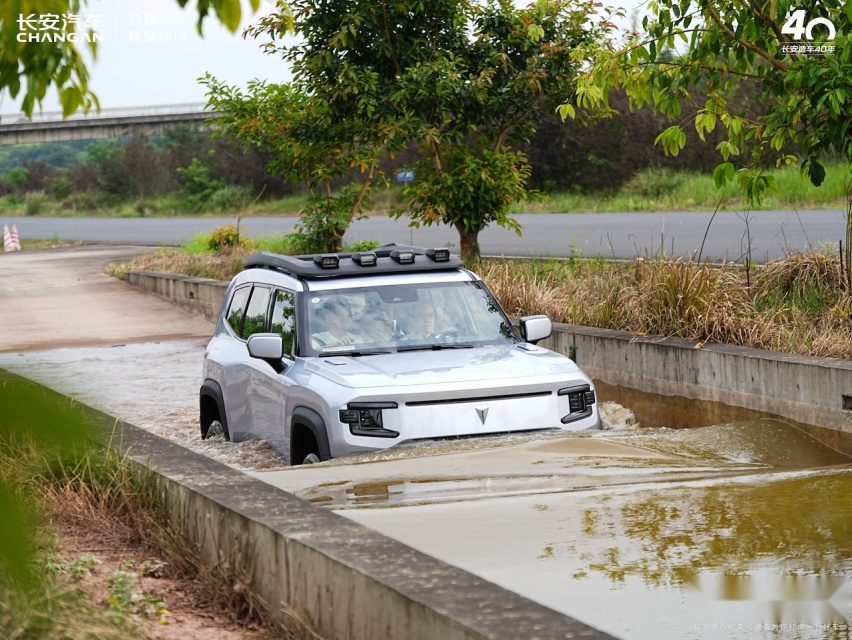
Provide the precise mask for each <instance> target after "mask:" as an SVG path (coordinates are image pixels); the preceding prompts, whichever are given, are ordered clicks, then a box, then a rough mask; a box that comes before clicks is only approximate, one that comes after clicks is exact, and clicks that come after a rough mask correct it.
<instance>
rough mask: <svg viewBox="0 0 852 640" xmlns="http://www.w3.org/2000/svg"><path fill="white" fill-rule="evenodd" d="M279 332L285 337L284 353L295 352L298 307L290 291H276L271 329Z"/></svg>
mask: <svg viewBox="0 0 852 640" xmlns="http://www.w3.org/2000/svg"><path fill="white" fill-rule="evenodd" d="M269 330H270V331H271V332H273V333H279V334H281V336H282V337H283V338H284V354H285V355H287V354H292V353H293V345H294V344H295V342H296V307H295V306H294V303H293V294H292V293H291V292H289V291H281V290H278V291H276V292H275V302H273V304H272V326H271V328H270V329H269Z"/></svg>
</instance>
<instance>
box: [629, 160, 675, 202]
mask: <svg viewBox="0 0 852 640" xmlns="http://www.w3.org/2000/svg"><path fill="white" fill-rule="evenodd" d="M686 177H687V174H685V173H682V172H679V171H673V170H671V169H661V168H653V167H652V168H649V169H643V170H642V171H640V172H639V173H637V174H636V175H634V176H633V177H632V178H630V180H628V181H627V182H626V183H625V184H624V187H623V189H624V191H625V192H626V193H629V194H631V195H635V196H642V197H645V198H659V197H661V196H667V195H671V194H673V193H674V192H675V191H677V190H678V189H679V188H680V186H681V185H682V184H683V183H684V181H685V180H686Z"/></svg>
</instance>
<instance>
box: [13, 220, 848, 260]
mask: <svg viewBox="0 0 852 640" xmlns="http://www.w3.org/2000/svg"><path fill="white" fill-rule="evenodd" d="M516 217H517V219H518V221H519V222H520V223H521V225H522V226H523V236H522V237H518V236H517V235H515V234H514V233H513V232H511V231H507V230H505V229H501V228H499V227H494V226H492V227H489V228H488V229H486V230H485V231H483V232H482V233H481V234H480V245H481V247H482V252H483V254H484V255H498V256H499V255H505V256H562V257H570V256H572V255H573V256H582V257H586V258H594V257H598V256H601V257H604V258H616V259H622V260H630V259H633V258H635V257H637V256H643V257H647V256H657V255H660V254H661V253H663V254H665V255H667V256H682V257H690V256H692V255H693V254H696V256H697V254H698V252H699V251H700V252H701V254H700V257H701V258H702V259H704V258H709V259H711V260H729V261H741V260H742V259H743V256H747V255H748V253H749V250H750V252H751V253H750V260H751V261H752V262H756V263H764V262H766V261H767V260H771V259H774V258H778V257H780V256H783V255H784V254H785V253H787V252H789V251H807V250H809V249H819V248H820V245H821V244H823V245H828V246H830V247H832V248H834V249H837V247H838V242H839V241H840V240H842V239H843V238H844V237H845V229H846V220H845V212H844V211H840V210H813V211H810V210H809V211H799V212H796V211H757V212H753V213H751V214H749V215H748V216H747V217H746V216H745V215H744V214H742V213H737V212H734V211H719V212H718V213H717V214H716V216H715V217H713V214H712V212H706V211H704V212H684V211H679V212H670V213H572V214H562V213H553V214H521V215H518V216H516ZM711 219H712V221H711ZM297 221H298V219H297V218H291V217H250V218H244V219H243V221H242V224H243V225H244V227H245V229H246V230H247V231H248V233H249V235H251V236H257V235H259V234H284V233H288V232H290V231H291V230H292V229H293V227H294V226H295V224H296V223H297ZM0 222H2V223H4V224H9V225H10V226H11V225H12V224H14V225H16V226H17V229H18V233H19V235H20V237H21V238H24V239H50V238H53V237H54V236H58V237H59V238H62V239H63V240H82V241H88V242H107V243H119V244H145V245H174V244H180V243H182V242H185V241H187V240H190V239H191V238H192V237H193V236H195V235H197V234H199V233H202V232H209V231H212V230H213V229H215V228H216V227H220V226H224V225H227V224H234V223H235V222H236V217H215V218H197V217H192V218H190V217H186V218H183V217H182V218H41V217H7V218H2V219H0ZM746 222H748V224H746ZM705 234H706V239H705ZM360 240H378V241H379V242H381V243H386V242H397V243H408V244H414V245H417V246H427V247H429V246H445V245H447V244H449V245H450V246H453V245H454V246H456V247H457V246H458V243H459V241H458V234H457V233H456V231H455V229H453V228H451V227H448V226H446V225H440V226H434V227H423V228H420V229H415V228H412V227H409V226H408V219H405V218H403V219H400V220H392V219H391V218H388V217H385V216H374V217H370V218H367V219H364V220H359V221H356V222H355V223H353V224H352V226H351V228H350V230H349V232H348V233H347V235H346V241H347V242H349V243H354V242H358V241H360ZM702 244H703V250H702Z"/></svg>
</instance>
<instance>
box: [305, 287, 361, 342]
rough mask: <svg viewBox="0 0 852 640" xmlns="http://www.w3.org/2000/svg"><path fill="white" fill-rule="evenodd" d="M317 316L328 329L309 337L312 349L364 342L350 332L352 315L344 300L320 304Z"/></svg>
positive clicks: (327, 301) (331, 299)
mask: <svg viewBox="0 0 852 640" xmlns="http://www.w3.org/2000/svg"><path fill="white" fill-rule="evenodd" d="M318 316H319V318H320V320H322V321H323V322H324V323H325V325H326V327H328V328H327V329H326V330H325V331H320V332H317V333H314V334H313V335H312V336H311V344H312V345H313V347H314V349H322V348H325V347H338V346H343V345H348V344H355V343H357V342H363V341H364V339H363V338H362V337H361V336H360V335H358V334H357V333H354V332H353V331H351V327H352V313H351V311H350V309H349V304H348V303H347V302H346V301H345V300H344V299H342V298H329V299H328V300H326V301H325V302H323V303H322V306H321V307H320V308H319V313H318Z"/></svg>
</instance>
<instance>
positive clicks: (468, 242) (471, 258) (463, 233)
mask: <svg viewBox="0 0 852 640" xmlns="http://www.w3.org/2000/svg"><path fill="white" fill-rule="evenodd" d="M455 227H456V231H458V232H459V246H460V254H461V259H462V262H464V266H465V267H467V268H468V269H472V270H477V269H479V266H480V264H481V262H482V256H481V255H480V252H479V229H476V230H471V231H468V230H467V229H465V228H464V225H463V224H461V223H456V225H455Z"/></svg>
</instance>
